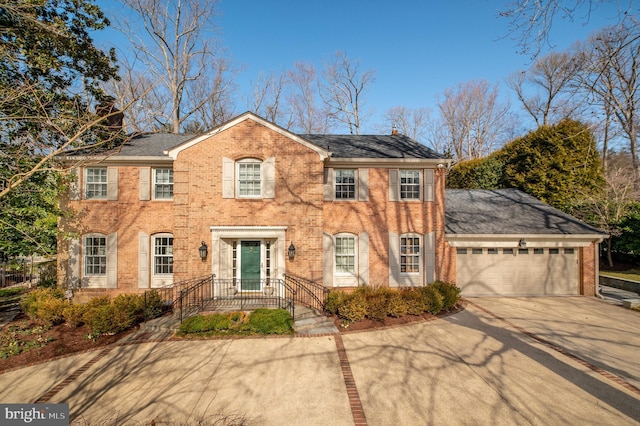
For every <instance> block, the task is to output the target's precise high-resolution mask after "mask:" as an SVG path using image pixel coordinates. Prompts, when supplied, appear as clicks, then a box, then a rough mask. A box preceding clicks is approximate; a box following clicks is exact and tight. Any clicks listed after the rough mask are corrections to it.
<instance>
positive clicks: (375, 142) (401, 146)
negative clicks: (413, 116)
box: [299, 134, 445, 159]
mask: <svg viewBox="0 0 640 426" xmlns="http://www.w3.org/2000/svg"><path fill="white" fill-rule="evenodd" d="M299 136H300V137H301V138H303V139H306V140H308V141H309V142H311V143H313V144H315V145H317V146H319V147H320V148H324V149H328V150H329V151H331V156H332V157H333V158H423V159H425V158H426V159H444V158H445V156H444V155H441V154H438V153H437V152H435V151H434V150H432V149H431V148H428V147H427V146H425V145H422V144H421V143H419V142H416V141H414V140H413V139H411V138H409V137H407V136H405V135H309V134H308V135H299Z"/></svg>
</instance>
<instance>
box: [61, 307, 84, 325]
mask: <svg viewBox="0 0 640 426" xmlns="http://www.w3.org/2000/svg"><path fill="white" fill-rule="evenodd" d="M85 311H86V306H85V305H83V304H81V303H70V304H68V305H67V306H65V308H64V309H63V310H62V316H63V318H64V323H65V324H66V325H68V326H69V327H71V328H76V327H80V326H81V325H82V324H84V313H85Z"/></svg>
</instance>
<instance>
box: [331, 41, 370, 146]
mask: <svg viewBox="0 0 640 426" xmlns="http://www.w3.org/2000/svg"><path fill="white" fill-rule="evenodd" d="M322 76H323V80H324V81H323V84H322V85H321V88H320V96H321V98H322V100H323V102H324V104H325V106H326V108H327V110H328V114H329V117H330V118H331V119H332V120H334V121H335V122H337V123H340V124H342V125H345V126H346V127H347V128H348V130H349V133H351V134H356V135H357V134H360V127H361V125H362V122H363V121H364V120H365V119H366V116H367V113H366V112H365V111H364V109H363V108H364V105H365V97H364V95H365V93H366V90H367V89H368V87H369V85H370V84H371V83H373V82H374V81H375V71H373V70H367V71H364V72H360V62H359V61H352V60H351V59H349V58H348V57H347V55H346V53H345V52H342V51H337V52H336V53H335V54H334V55H333V56H332V57H331V59H330V60H329V62H328V63H327V64H326V66H325V69H324V72H323V74H322Z"/></svg>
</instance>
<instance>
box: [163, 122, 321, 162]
mask: <svg viewBox="0 0 640 426" xmlns="http://www.w3.org/2000/svg"><path fill="white" fill-rule="evenodd" d="M245 120H252V121H255V122H256V123H258V124H260V125H262V126H264V127H267V128H268V129H270V130H272V131H274V132H276V133H279V134H281V135H283V136H285V137H287V138H289V139H292V140H294V141H295V142H298V143H299V144H301V145H303V146H305V147H306V148H309V149H310V150H312V151H314V152H316V153H317V154H318V156H319V157H320V160H322V161H324V160H325V159H326V158H328V157H329V154H330V153H329V151H327V150H325V149H322V148H320V147H318V146H317V145H315V144H312V143H311V142H308V141H307V140H305V139H303V138H301V137H300V136H298V135H296V134H294V133H291V132H289V131H287V130H285V129H283V128H282V127H279V126H277V125H275V124H273V123H271V122H269V121H267V120H265V119H264V118H262V117H259V116H257V115H255V114H253V113H251V112H245V113H244V114H242V115H239V116H237V117H236V118H233V119H231V120H230V121H228V122H226V123H225V124H223V125H221V126H219V127H217V128H215V129H213V130H212V131H210V132H208V133H206V134H204V135H202V136H198V137H196V138H194V139H191V140H188V141H186V142H183V143H182V144H180V145H178V146H176V147H173V148H171V149H170V150H168V151H164V152H165V154H167V155H168V156H169V157H171V158H172V159H174V160H175V159H177V158H178V154H180V153H181V152H182V151H184V150H185V149H188V148H191V147H192V146H194V145H196V144H198V143H200V142H202V141H204V140H206V139H209V138H210V137H212V136H215V135H217V134H218V133H222V132H224V131H225V130H227V129H230V128H231V127H234V126H236V125H238V124H240V123H242V122H243V121H245Z"/></svg>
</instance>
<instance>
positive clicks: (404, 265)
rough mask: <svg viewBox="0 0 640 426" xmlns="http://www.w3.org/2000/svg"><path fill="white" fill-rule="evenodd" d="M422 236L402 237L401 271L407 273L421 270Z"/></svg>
mask: <svg viewBox="0 0 640 426" xmlns="http://www.w3.org/2000/svg"><path fill="white" fill-rule="evenodd" d="M420 246H421V244H420V237H418V236H402V237H400V272H402V273H405V274H410V273H419V272H420V263H421V262H420Z"/></svg>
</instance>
